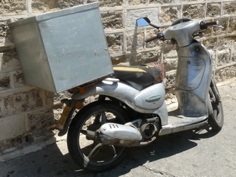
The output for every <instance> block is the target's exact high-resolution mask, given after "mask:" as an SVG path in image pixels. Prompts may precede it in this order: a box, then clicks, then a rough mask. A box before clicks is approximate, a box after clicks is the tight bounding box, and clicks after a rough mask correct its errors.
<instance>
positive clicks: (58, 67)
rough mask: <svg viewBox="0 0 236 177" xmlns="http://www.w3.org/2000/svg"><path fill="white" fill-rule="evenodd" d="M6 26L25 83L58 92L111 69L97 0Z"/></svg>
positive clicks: (107, 72)
mask: <svg viewBox="0 0 236 177" xmlns="http://www.w3.org/2000/svg"><path fill="white" fill-rule="evenodd" d="M10 28H11V31H12V35H13V39H14V43H15V46H16V50H17V53H18V54H19V58H20V62H21V64H22V68H23V73H24V76H25V79H26V82H27V83H28V84H31V85H33V86H37V87H40V88H43V89H46V90H49V91H52V92H57V93H59V92H62V91H64V90H67V89H70V88H73V87H75V86H78V85H81V84H84V83H87V82H90V81H92V80H95V79H98V78H101V77H104V76H107V75H109V74H111V73H113V69H112V63H111V59H110V55H109V52H108V48H107V42H106V37H105V34H104V29H103V26H102V22H101V15H100V11H99V3H97V2H96V3H90V4H87V5H81V6H75V7H72V8H67V9H64V10H59V11H56V12H51V13H46V14H42V15H38V16H34V17H30V18H27V19H24V20H20V21H17V22H14V23H11V24H10Z"/></svg>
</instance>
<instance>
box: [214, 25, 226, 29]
mask: <svg viewBox="0 0 236 177" xmlns="http://www.w3.org/2000/svg"><path fill="white" fill-rule="evenodd" d="M213 27H214V28H220V29H224V27H223V26H221V25H213Z"/></svg>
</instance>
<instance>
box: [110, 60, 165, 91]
mask: <svg viewBox="0 0 236 177" xmlns="http://www.w3.org/2000/svg"><path fill="white" fill-rule="evenodd" d="M113 70H114V74H113V77H115V78H118V79H120V80H121V81H128V82H134V83H136V84H138V85H140V86H142V87H143V88H145V87H148V86H150V85H153V84H155V83H159V82H162V80H163V79H164V77H165V69H164V65H163V64H161V63H157V62H153V63H148V64H145V65H138V66H123V65H114V66H113Z"/></svg>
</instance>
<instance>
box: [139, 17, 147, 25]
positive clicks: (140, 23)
mask: <svg viewBox="0 0 236 177" xmlns="http://www.w3.org/2000/svg"><path fill="white" fill-rule="evenodd" d="M136 22H137V26H148V25H150V20H149V19H148V18H147V17H144V18H139V19H137V20H136Z"/></svg>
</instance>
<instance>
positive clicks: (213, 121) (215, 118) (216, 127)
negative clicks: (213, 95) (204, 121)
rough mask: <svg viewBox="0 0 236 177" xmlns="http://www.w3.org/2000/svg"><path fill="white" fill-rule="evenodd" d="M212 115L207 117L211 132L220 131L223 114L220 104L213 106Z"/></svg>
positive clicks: (222, 123)
mask: <svg viewBox="0 0 236 177" xmlns="http://www.w3.org/2000/svg"><path fill="white" fill-rule="evenodd" d="M212 107H213V113H212V114H211V115H210V116H209V120H208V123H209V125H210V126H211V128H212V130H213V131H220V130H221V129H222V127H223V125H224V113H223V106H222V103H221V102H219V103H218V104H213V105H212Z"/></svg>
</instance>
